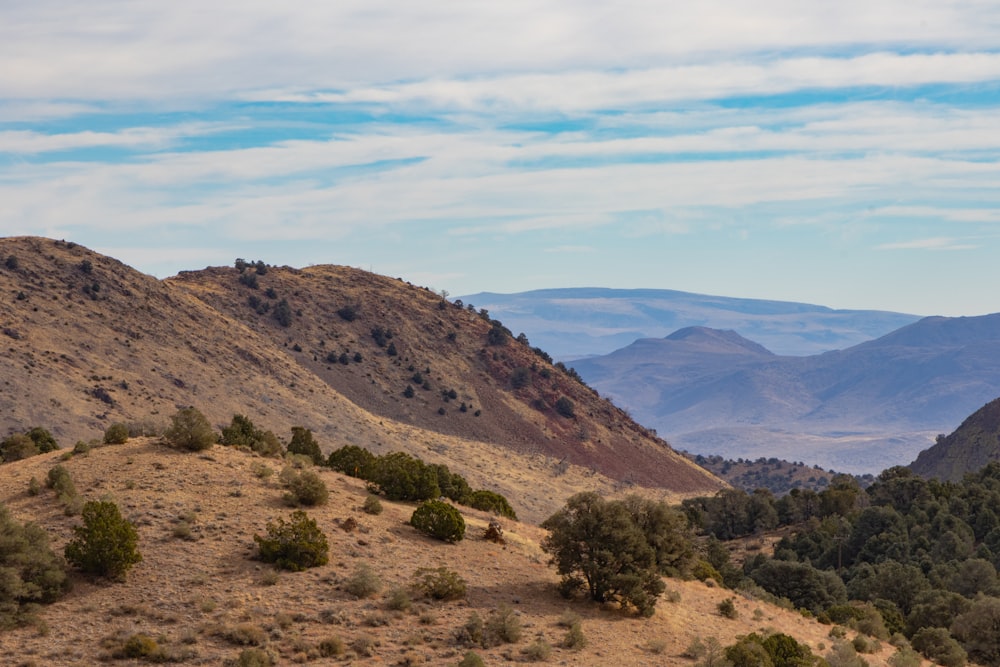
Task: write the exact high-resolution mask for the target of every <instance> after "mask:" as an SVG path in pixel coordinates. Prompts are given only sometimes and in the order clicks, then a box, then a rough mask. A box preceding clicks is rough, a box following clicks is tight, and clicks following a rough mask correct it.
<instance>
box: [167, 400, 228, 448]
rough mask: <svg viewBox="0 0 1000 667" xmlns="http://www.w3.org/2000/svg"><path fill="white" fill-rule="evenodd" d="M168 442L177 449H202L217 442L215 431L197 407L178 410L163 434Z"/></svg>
mask: <svg viewBox="0 0 1000 667" xmlns="http://www.w3.org/2000/svg"><path fill="white" fill-rule="evenodd" d="M163 437H164V438H165V439H166V441H167V444H168V445H170V446H171V447H174V448H176V449H187V450H190V451H201V450H205V449H208V448H209V447H211V446H212V445H213V444H215V440H216V436H215V431H213V430H212V425H211V424H210V423H209V422H208V419H206V418H205V415H203V414H201V412H200V411H199V410H198V409H197V408H184V409H182V410H178V411H177V413H176V414H175V415H174V416H173V417H171V419H170V427H169V428H168V429H167V431H166V433H164V434H163Z"/></svg>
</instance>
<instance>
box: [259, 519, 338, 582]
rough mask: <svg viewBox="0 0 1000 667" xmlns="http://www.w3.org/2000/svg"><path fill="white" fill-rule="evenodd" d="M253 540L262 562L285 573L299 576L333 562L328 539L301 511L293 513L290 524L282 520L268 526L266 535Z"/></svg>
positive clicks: (269, 523)
mask: <svg viewBox="0 0 1000 667" xmlns="http://www.w3.org/2000/svg"><path fill="white" fill-rule="evenodd" d="M253 539H254V542H256V543H257V549H258V552H259V557H260V559H261V560H262V561H264V562H266V563H274V564H275V565H277V566H278V567H280V568H282V569H285V570H292V571H294V572H300V571H302V570H305V569H307V568H310V567H318V566H320V565H326V563H327V562H328V561H329V559H330V548H329V545H328V543H327V540H326V535H324V534H323V531H321V530H320V529H319V526H317V525H316V521H315V520H314V519H310V518H309V516H308V515H307V514H306V513H305V512H303V511H302V510H296V511H294V512H292V516H291V520H290V521H287V522H286V521H285V520H284V519H281V518H279V519H278V522H277V523H271V522H268V524H267V535H266V536H264V537H261V536H260V535H254V536H253Z"/></svg>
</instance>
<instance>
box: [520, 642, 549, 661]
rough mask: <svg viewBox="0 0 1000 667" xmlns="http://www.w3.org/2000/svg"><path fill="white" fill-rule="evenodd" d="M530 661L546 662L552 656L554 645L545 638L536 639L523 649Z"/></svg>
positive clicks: (522, 651)
mask: <svg viewBox="0 0 1000 667" xmlns="http://www.w3.org/2000/svg"><path fill="white" fill-rule="evenodd" d="M521 653H523V654H524V657H525V658H526V659H527V660H528V662H544V661H546V660H548V659H549V658H550V657H551V656H552V646H550V645H549V643H548V642H547V641H545V640H544V639H536V640H535V641H533V642H532V643H530V644H528V645H527V646H525V647H524V648H523V649H521Z"/></svg>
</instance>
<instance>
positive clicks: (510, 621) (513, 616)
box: [483, 604, 521, 648]
mask: <svg viewBox="0 0 1000 667" xmlns="http://www.w3.org/2000/svg"><path fill="white" fill-rule="evenodd" d="M520 638H521V618H520V617H519V616H518V615H517V613H516V612H515V611H514V610H513V609H511V608H510V607H509V606H507V605H505V604H502V605H500V606H499V607H498V608H497V609H495V610H493V611H492V612H490V615H489V616H487V617H486V622H485V623H484V624H483V647H484V648H489V647H491V646H499V645H500V644H514V643H516V642H517V641H518V640H519V639H520Z"/></svg>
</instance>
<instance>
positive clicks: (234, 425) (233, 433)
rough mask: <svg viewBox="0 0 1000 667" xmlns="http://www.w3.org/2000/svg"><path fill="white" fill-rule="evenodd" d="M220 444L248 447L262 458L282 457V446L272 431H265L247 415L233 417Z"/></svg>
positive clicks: (224, 431) (224, 429) (224, 430)
mask: <svg viewBox="0 0 1000 667" xmlns="http://www.w3.org/2000/svg"><path fill="white" fill-rule="evenodd" d="M219 442H220V443H221V444H223V445H229V446H231V447H248V448H250V449H251V450H253V451H255V452H257V453H258V454H260V455H261V456H281V454H282V450H283V448H282V446H281V442H280V441H279V440H278V437H277V436H276V435H274V433H272V432H271V431H263V430H261V429H259V428H257V427H256V426H254V423H253V422H252V421H250V418H249V417H247V416H245V415H233V419H232V421H231V422H230V423H229V426H224V427H223V428H222V437H221V438H219Z"/></svg>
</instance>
